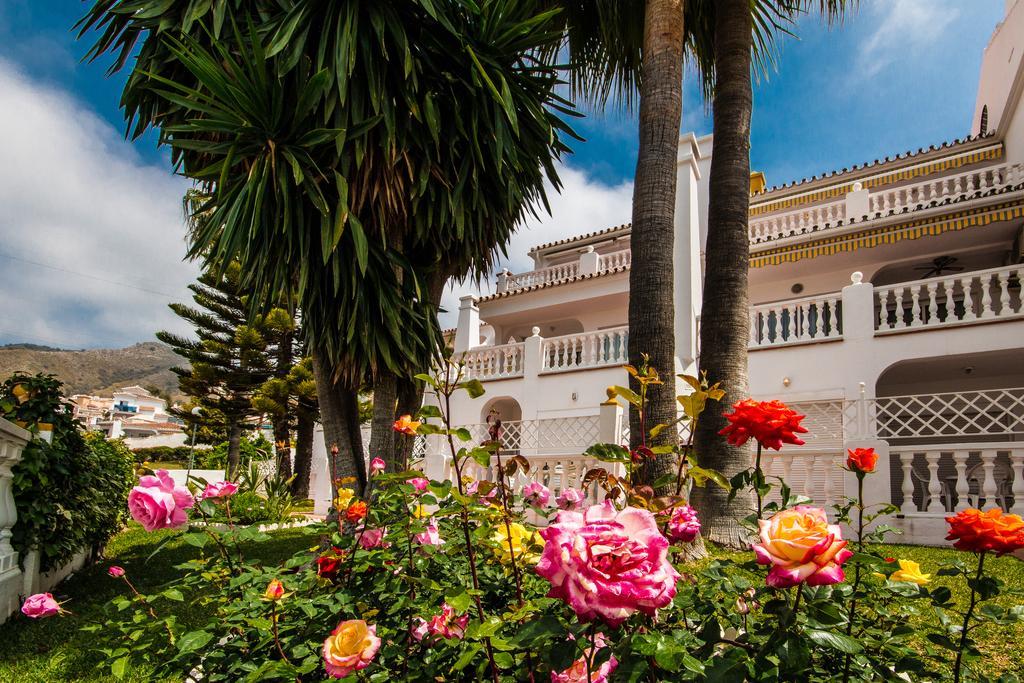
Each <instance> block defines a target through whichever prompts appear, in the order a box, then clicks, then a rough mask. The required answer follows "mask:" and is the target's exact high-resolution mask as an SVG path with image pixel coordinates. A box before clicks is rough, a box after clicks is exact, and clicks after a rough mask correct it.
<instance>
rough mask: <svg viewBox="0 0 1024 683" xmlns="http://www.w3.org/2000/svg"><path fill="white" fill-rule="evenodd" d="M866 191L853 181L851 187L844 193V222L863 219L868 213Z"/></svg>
mask: <svg viewBox="0 0 1024 683" xmlns="http://www.w3.org/2000/svg"><path fill="white" fill-rule="evenodd" d="M869 212H870V207H869V206H868V191H867V190H865V189H864V186H863V185H861V184H860V183H854V184H853V189H852V190H851V191H850V192H847V193H846V221H845V222H846V223H849V222H851V221H863V220H864V218H865V217H867V216H868V215H869Z"/></svg>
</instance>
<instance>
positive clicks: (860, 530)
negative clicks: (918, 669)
mask: <svg viewBox="0 0 1024 683" xmlns="http://www.w3.org/2000/svg"><path fill="white" fill-rule="evenodd" d="M863 548H864V473H863V472H860V471H858V472H857V552H861V550H863ZM858 588H860V562H857V563H855V564H854V565H853V593H852V594H851V596H850V611H849V612H848V613H847V615H846V635H848V636H849V635H852V634H853V615H854V613H855V612H856V610H857V589H858ZM851 663H852V657H851V656H850V655H849V654H847V655H846V657H844V658H843V683H847V681H849V680H850V664H851Z"/></svg>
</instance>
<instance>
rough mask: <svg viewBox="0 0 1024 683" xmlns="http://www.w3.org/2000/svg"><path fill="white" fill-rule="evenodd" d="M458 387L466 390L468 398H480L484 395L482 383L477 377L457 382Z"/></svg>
mask: <svg viewBox="0 0 1024 683" xmlns="http://www.w3.org/2000/svg"><path fill="white" fill-rule="evenodd" d="M459 387H461V388H462V389H465V390H466V393H467V394H469V397H470V398H480V397H481V396H483V395H484V393H485V391H484V385H483V383H482V382H481V381H480V380H478V379H471V380H467V381H465V382H462V383H460V384H459Z"/></svg>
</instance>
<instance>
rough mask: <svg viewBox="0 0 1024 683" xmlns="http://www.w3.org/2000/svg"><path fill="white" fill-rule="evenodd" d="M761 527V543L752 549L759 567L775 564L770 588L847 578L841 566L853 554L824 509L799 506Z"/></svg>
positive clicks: (776, 515) (815, 583)
mask: <svg viewBox="0 0 1024 683" xmlns="http://www.w3.org/2000/svg"><path fill="white" fill-rule="evenodd" d="M758 526H759V527H760V534H759V535H760V540H761V542H760V543H755V544H754V545H752V546H751V549H752V550H753V551H754V554H755V555H757V563H758V564H770V565H772V568H771V571H769V572H768V577H767V583H768V585H769V586H772V587H774V588H789V587H791V586H797V585H799V584H801V583H806V584H807V585H808V586H827V585H829V584H833V583H839V582H840V581H842V580H843V579H844V578H845V575H844V574H843V569H842V567H841V566H840V565H841V564H843V563H844V562H846V561H847V560H848V559H850V557H851V556H852V555H853V553H852V552H850V551H849V550H847V549H846V543H847V542H846V541H844V540H843V534H842V530H840V528H839V526H838V525H836V524H829V523H828V516H827V515H826V514H825V511H824V510H822V509H821V508H816V507H811V506H810V505H798V506H796V507H794V508H791V509H789V510H783V511H781V512H778V513H776V514H775V515H773V516H772V518H771V519H762V520H760V521H759V522H758Z"/></svg>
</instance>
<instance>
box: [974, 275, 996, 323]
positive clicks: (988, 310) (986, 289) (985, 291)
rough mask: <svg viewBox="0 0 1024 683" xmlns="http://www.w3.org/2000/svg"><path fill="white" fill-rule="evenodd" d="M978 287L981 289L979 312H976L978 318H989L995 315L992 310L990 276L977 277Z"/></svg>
mask: <svg viewBox="0 0 1024 683" xmlns="http://www.w3.org/2000/svg"><path fill="white" fill-rule="evenodd" d="M978 286H979V287H981V310H980V311H978V317H979V318H990V317H992V316H993V315H995V311H993V310H992V276H991V275H981V276H980V277H978Z"/></svg>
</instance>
